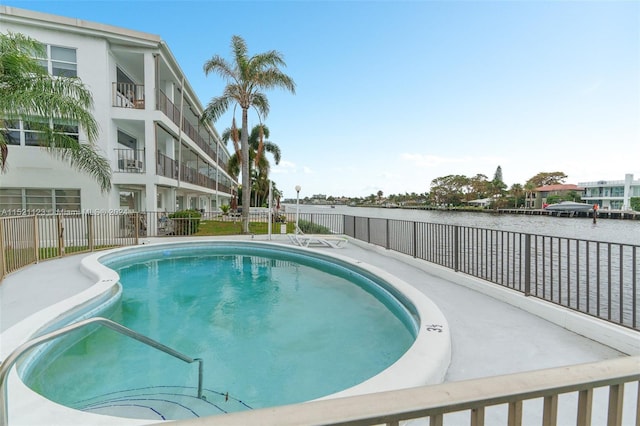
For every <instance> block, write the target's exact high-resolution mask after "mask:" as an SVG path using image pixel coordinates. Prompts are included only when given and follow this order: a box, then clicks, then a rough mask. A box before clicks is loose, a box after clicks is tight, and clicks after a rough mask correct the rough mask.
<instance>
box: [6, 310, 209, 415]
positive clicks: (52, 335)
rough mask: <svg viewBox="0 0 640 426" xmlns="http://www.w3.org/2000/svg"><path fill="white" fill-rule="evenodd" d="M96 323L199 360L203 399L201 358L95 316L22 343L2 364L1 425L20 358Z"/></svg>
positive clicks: (186, 358) (191, 360) (182, 357)
mask: <svg viewBox="0 0 640 426" xmlns="http://www.w3.org/2000/svg"><path fill="white" fill-rule="evenodd" d="M94 323H97V324H100V325H103V326H105V327H108V328H110V329H112V330H114V331H116V332H118V333H120V334H122V335H124V336H127V337H131V338H133V339H135V340H137V341H139V342H142V343H144V344H145V345H148V346H151V347H152V348H154V349H158V350H160V351H162V352H164V353H166V354H168V355H171V356H173V357H175V358H178V359H179V360H181V361H184V362H186V363H189V364H191V363H194V362H196V361H197V362H198V398H200V399H203V397H202V373H203V361H202V359H201V358H191V357H189V356H187V355H184V354H182V353H180V352H178V351H176V350H174V349H171V348H170V347H168V346H165V345H163V344H162V343H160V342H157V341H155V340H153V339H151V338H149V337H147V336H144V335H142V334H140V333H138V332H136V331H133V330H131V329H130V328H127V327H125V326H123V325H120V324H118V323H117V322H114V321H111V320H109V319H107V318H102V317H95V318H89V319H86V320H82V321H78V322H76V323H73V324H70V325H68V326H66V327H62V328H60V329H58V330H55V331H52V332H51V333H47V334H43V335H42V336H38V337H36V338H35V339H32V340H29V341H28V342H26V343H23V344H22V345H20V346H19V347H17V348H16V349H15V350H14V351H13V352H11V354H9V356H8V357H7V358H6V359H5V360H4V361H3V362H2V363H1V364H0V408H2V410H1V411H2V414H0V426H7V425H8V424H9V409H8V405H9V400H8V397H7V390H8V386H7V383H6V381H7V377H8V376H9V371H10V370H11V367H13V365H14V364H15V363H16V362H17V361H18V359H19V358H20V357H21V356H22V355H24V354H25V353H26V352H27V351H28V350H30V349H32V348H34V347H36V346H38V345H40V344H42V343H45V342H48V341H50V340H53V339H56V338H58V337H60V336H63V335H65V334H68V333H70V332H72V331H74V330H76V329H78V328H82V327H85V326H87V325H90V324H94Z"/></svg>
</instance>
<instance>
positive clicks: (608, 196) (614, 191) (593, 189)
mask: <svg viewBox="0 0 640 426" xmlns="http://www.w3.org/2000/svg"><path fill="white" fill-rule="evenodd" d="M580 186H582V187H584V188H585V192H584V195H583V196H582V200H583V201H585V202H588V203H591V204H598V205H599V206H600V207H601V208H603V209H611V210H630V209H631V203H630V199H631V197H640V179H636V180H633V174H626V175H625V176H624V180H599V181H597V182H583V183H580Z"/></svg>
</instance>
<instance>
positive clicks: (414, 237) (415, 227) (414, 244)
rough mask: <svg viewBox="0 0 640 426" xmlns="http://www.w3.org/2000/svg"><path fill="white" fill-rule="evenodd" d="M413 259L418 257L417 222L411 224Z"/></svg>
mask: <svg viewBox="0 0 640 426" xmlns="http://www.w3.org/2000/svg"><path fill="white" fill-rule="evenodd" d="M412 250H413V257H417V256H418V222H413V248H412Z"/></svg>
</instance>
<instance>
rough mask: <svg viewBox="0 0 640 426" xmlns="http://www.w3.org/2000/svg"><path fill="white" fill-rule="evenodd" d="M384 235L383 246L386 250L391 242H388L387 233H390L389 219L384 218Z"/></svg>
mask: <svg viewBox="0 0 640 426" xmlns="http://www.w3.org/2000/svg"><path fill="white" fill-rule="evenodd" d="M385 228H386V230H387V231H386V235H385V248H386V249H387V250H389V248H390V247H391V244H390V243H389V234H390V230H389V219H386V227H385Z"/></svg>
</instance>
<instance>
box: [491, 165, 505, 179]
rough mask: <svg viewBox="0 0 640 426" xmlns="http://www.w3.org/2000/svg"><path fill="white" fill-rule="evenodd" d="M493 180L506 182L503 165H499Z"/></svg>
mask: <svg viewBox="0 0 640 426" xmlns="http://www.w3.org/2000/svg"><path fill="white" fill-rule="evenodd" d="M493 181H494V182H504V180H503V179H502V167H500V166H498V168H497V169H496V172H495V173H494V175H493Z"/></svg>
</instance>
